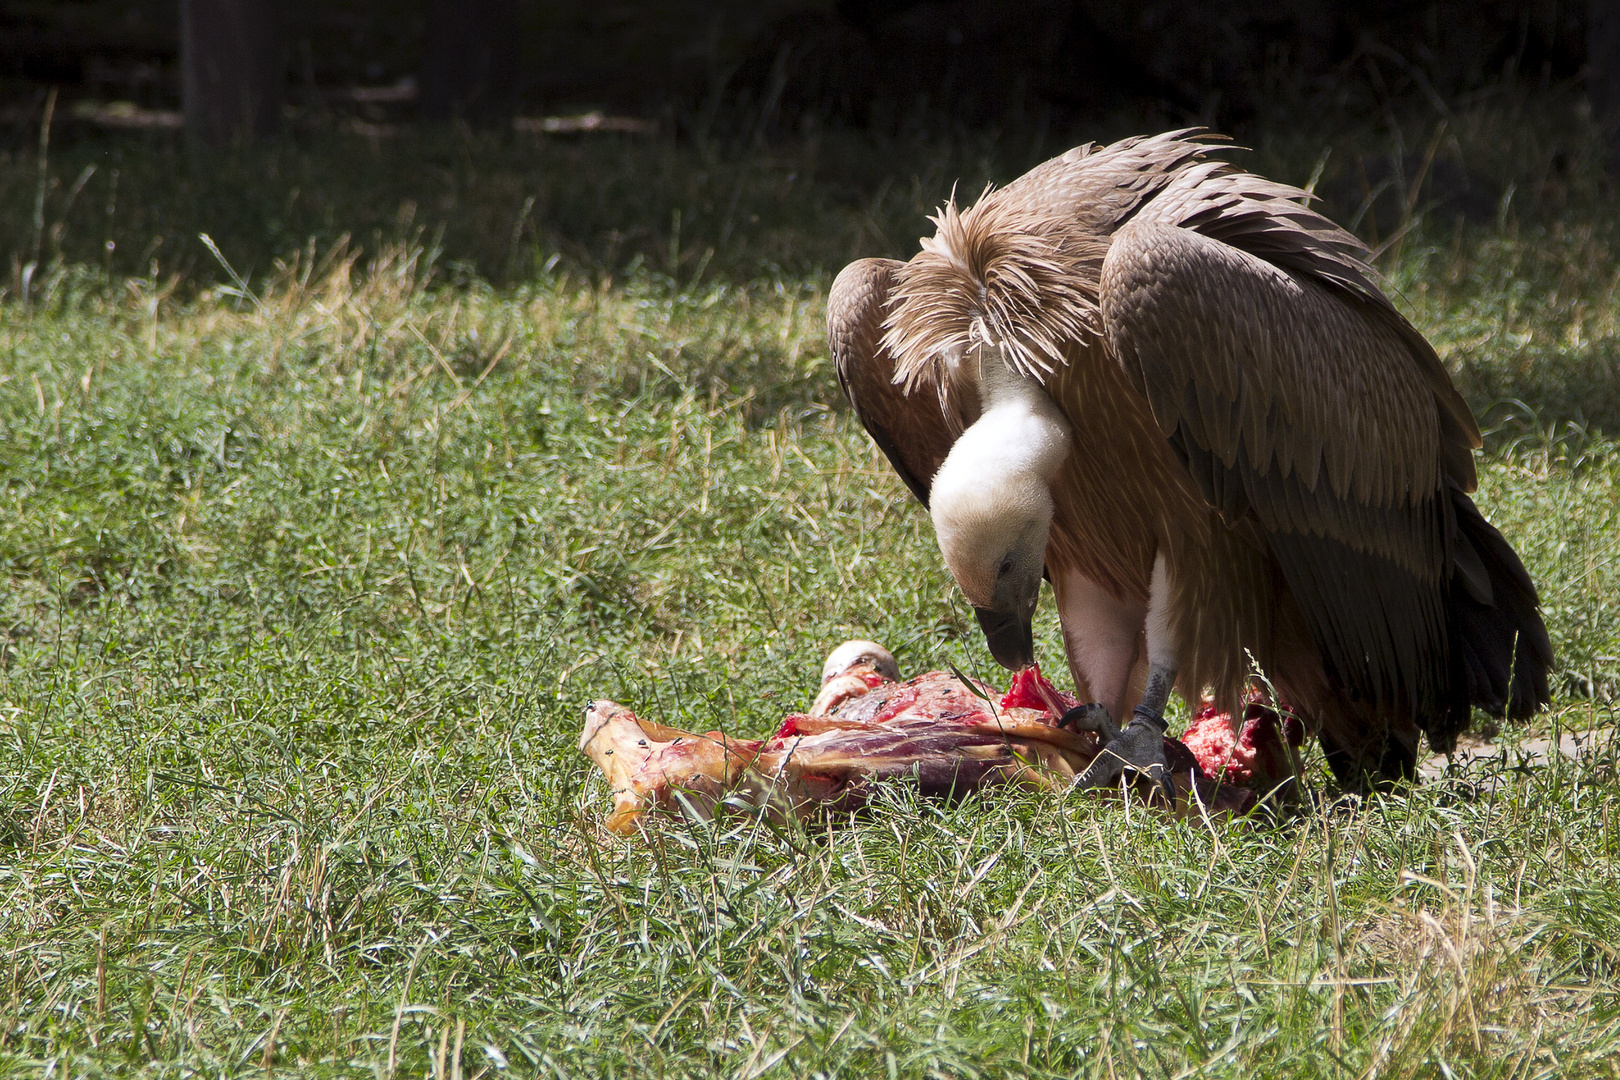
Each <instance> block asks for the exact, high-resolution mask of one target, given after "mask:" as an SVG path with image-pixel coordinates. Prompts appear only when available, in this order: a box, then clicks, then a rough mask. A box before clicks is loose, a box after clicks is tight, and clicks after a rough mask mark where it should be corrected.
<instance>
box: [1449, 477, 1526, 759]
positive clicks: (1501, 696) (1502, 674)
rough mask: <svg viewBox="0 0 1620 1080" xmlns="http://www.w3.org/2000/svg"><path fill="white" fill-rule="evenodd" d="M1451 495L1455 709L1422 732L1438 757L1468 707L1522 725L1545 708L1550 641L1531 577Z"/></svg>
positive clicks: (1458, 492)
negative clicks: (1454, 566) (1537, 711)
mask: <svg viewBox="0 0 1620 1080" xmlns="http://www.w3.org/2000/svg"><path fill="white" fill-rule="evenodd" d="M1450 494H1451V506H1452V511H1453V520H1454V522H1455V533H1454V534H1453V548H1454V550H1455V551H1456V552H1457V555H1456V557H1455V558H1454V562H1455V563H1456V565H1457V570H1456V571H1455V572H1454V574H1453V576H1452V579H1451V583H1450V587H1449V593H1450V595H1449V597H1448V602H1447V608H1448V616H1449V622H1450V636H1451V650H1450V651H1451V663H1452V690H1453V707H1452V710H1451V712H1450V715H1449V716H1445V717H1442V718H1440V719H1439V720H1438V722H1437V723H1435V725H1434V727H1433V729H1431V730H1430V731H1429V732H1428V735H1429V742H1430V744H1431V745H1432V746H1434V747H1435V749H1437V750H1449V749H1450V748H1451V747H1452V746H1453V745H1454V744H1455V742H1456V736H1457V733H1458V732H1459V731H1461V730H1462V729H1463V728H1465V727H1466V726H1467V724H1468V714H1469V710H1470V708H1471V707H1477V708H1480V709H1484V710H1485V711H1486V712H1488V713H1490V714H1491V715H1493V716H1502V715H1503V714H1506V715H1507V716H1509V717H1512V718H1513V719H1515V720H1522V719H1525V718H1526V717H1528V716H1530V715H1531V714H1532V713H1534V712H1535V711H1536V710H1537V709H1539V708H1541V707H1543V706H1545V705H1546V704H1547V703H1548V702H1549V700H1550V695H1549V694H1548V688H1547V674H1548V671H1549V669H1550V668H1551V667H1552V642H1551V641H1550V640H1549V639H1548V637H1547V624H1546V623H1545V622H1544V621H1542V618H1541V608H1540V603H1541V601H1540V598H1539V597H1538V596H1537V595H1536V586H1535V583H1534V582H1532V581H1531V580H1530V573H1529V571H1527V570H1526V569H1525V568H1524V563H1523V562H1522V561H1521V560H1520V559H1519V556H1518V553H1516V552H1515V551H1514V550H1513V548H1512V547H1511V546H1509V544H1508V542H1507V540H1506V538H1504V537H1503V536H1502V534H1501V533H1500V532H1498V531H1497V530H1496V528H1495V527H1494V526H1493V525H1491V523H1490V522H1488V521H1486V520H1485V517H1484V515H1483V514H1481V513H1480V512H1479V508H1478V507H1476V506H1475V505H1474V501H1473V500H1472V499H1470V498H1469V497H1468V496H1467V495H1466V494H1465V493H1464V492H1463V491H1462V489H1461V488H1460V487H1458V486H1456V485H1455V484H1452V485H1451V486H1450ZM1481 570H1483V575H1484V580H1483V581H1481V580H1480V572H1481Z"/></svg>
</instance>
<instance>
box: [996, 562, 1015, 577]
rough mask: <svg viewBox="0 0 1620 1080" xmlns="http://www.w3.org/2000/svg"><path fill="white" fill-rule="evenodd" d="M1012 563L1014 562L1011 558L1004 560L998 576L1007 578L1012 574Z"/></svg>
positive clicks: (997, 572)
mask: <svg viewBox="0 0 1620 1080" xmlns="http://www.w3.org/2000/svg"><path fill="white" fill-rule="evenodd" d="M1012 562H1013V561H1012V559H1011V558H1006V559H1002V560H1001V568H1000V569H999V570H997V571H996V576H997V577H1006V576H1007V575H1008V574H1010V573H1012Z"/></svg>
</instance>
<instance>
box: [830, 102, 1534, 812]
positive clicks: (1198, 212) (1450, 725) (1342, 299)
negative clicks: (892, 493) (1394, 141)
mask: <svg viewBox="0 0 1620 1080" xmlns="http://www.w3.org/2000/svg"><path fill="white" fill-rule="evenodd" d="M1218 149H1220V140H1219V137H1217V136H1214V135H1212V134H1208V133H1205V132H1203V131H1201V130H1200V129H1189V130H1184V131H1176V132H1169V133H1166V134H1162V135H1157V136H1150V137H1138V138H1130V139H1125V140H1123V141H1121V142H1117V143H1114V144H1112V145H1109V146H1105V147H1101V148H1099V147H1096V146H1095V145H1091V144H1088V145H1085V146H1081V147H1078V148H1076V149H1074V150H1070V151H1069V152H1068V153H1066V154H1063V155H1062V156H1060V157H1057V158H1054V159H1052V160H1051V161H1048V162H1046V163H1045V164H1043V165H1040V166H1037V167H1036V168H1035V169H1033V170H1031V171H1030V172H1029V173H1026V174H1025V175H1024V176H1023V177H1021V178H1019V179H1018V180H1016V181H1014V182H1012V183H1011V184H1008V185H1007V186H1005V187H1002V188H999V189H986V192H985V194H984V195H983V196H981V197H980V199H979V200H978V201H977V202H976V203H974V204H973V205H972V206H971V207H969V208H968V209H965V210H959V209H958V207H957V205H956V201H955V198H954V196H953V197H952V198H951V200H950V201H949V202H948V203H947V204H946V205H945V206H944V207H943V208H942V209H941V210H940V212H939V213H938V215H937V216H935V217H934V218H932V219H931V220H932V221H933V223H934V224H935V226H936V227H937V231H936V233H935V235H934V236H933V237H932V238H927V239H924V240H923V241H922V243H921V247H922V250H921V251H920V252H919V253H918V254H917V255H916V256H914V257H913V258H912V259H911V260H910V261H909V262H898V261H895V260H891V259H861V260H859V261H857V262H854V263H851V264H850V265H849V266H847V267H845V268H844V270H843V271H842V272H841V273H840V274H839V275H838V277H837V279H836V281H835V282H834V284H833V286H832V289H831V291H830V293H829V295H828V301H827V326H828V337H829V343H830V346H831V349H832V354H833V359H834V363H835V365H836V368H837V373H838V378H839V382H840V384H841V385H842V387H843V389H844V392H845V394H846V395H847V396H848V398H849V401H850V403H851V405H852V406H853V408H854V410H855V412H856V414H857V415H858V416H859V418H860V420H861V423H862V425H863V426H864V427H865V428H866V430H867V432H868V433H869V434H870V435H871V437H872V439H873V440H874V441H875V442H876V444H877V446H878V447H879V448H880V449H881V450H882V451H883V453H884V454H885V455H886V456H887V457H888V459H889V461H890V462H891V463H892V465H893V466H894V468H895V470H896V471H897V472H898V473H899V475H900V478H901V479H902V480H903V481H904V482H905V483H906V485H907V486H908V487H909V488H910V489H911V491H912V493H913V494H914V495H915V496H916V497H917V498H918V499H919V500H920V501H921V502H922V504H923V505H924V507H926V508H927V510H928V512H929V514H930V516H931V518H932V520H933V524H934V530H935V535H936V539H937V540H938V543H939V547H940V550H941V553H942V554H943V556H944V558H945V562H946V565H947V566H948V567H949V569H950V572H951V574H952V576H953V577H954V578H955V579H956V582H957V584H958V586H959V587H960V588H961V591H962V593H963V594H964V595H965V597H966V598H967V600H968V601H969V602H970V603H971V604H972V605H973V607H974V609H975V612H976V615H977V618H978V622H979V624H980V626H981V628H982V630H983V632H984V635H985V638H986V642H987V645H988V646H989V649H990V652H991V654H992V655H993V656H994V657H995V659H996V660H997V661H998V662H999V663H1000V664H1001V665H1002V666H1004V667H1007V668H1009V669H1012V670H1021V669H1023V668H1025V667H1027V666H1029V665H1031V664H1032V663H1033V662H1034V659H1035V657H1034V648H1033V631H1032V625H1033V617H1034V612H1035V607H1036V602H1037V599H1038V597H1039V594H1040V586H1041V581H1042V579H1043V578H1045V579H1046V580H1049V581H1050V582H1051V587H1052V592H1053V597H1054V600H1055V602H1056V606H1057V611H1058V616H1059V619H1060V621H1061V624H1062V632H1063V641H1064V648H1065V652H1066V654H1067V660H1068V664H1069V670H1070V673H1071V674H1072V675H1073V677H1074V682H1075V687H1076V689H1077V691H1079V693H1080V695H1081V700H1083V701H1089V702H1093V703H1094V704H1089V705H1087V706H1084V707H1083V708H1081V709H1076V710H1073V711H1072V713H1071V715H1070V716H1069V717H1068V718H1067V719H1068V720H1069V722H1070V723H1071V724H1072V725H1078V726H1080V727H1084V728H1086V729H1088V730H1092V731H1096V732H1098V733H1099V735H1101V736H1102V737H1103V739H1104V743H1105V745H1106V746H1108V747H1110V748H1111V750H1112V752H1111V753H1110V754H1104V755H1100V756H1099V758H1098V761H1099V763H1100V766H1099V768H1097V769H1095V770H1093V771H1092V773H1088V774H1087V776H1085V777H1082V781H1083V782H1084V783H1088V784H1091V783H1112V782H1114V781H1115V780H1116V779H1118V777H1119V776H1120V774H1121V773H1122V772H1124V771H1126V770H1129V771H1131V772H1133V773H1136V774H1143V775H1146V776H1148V777H1149V778H1150V779H1158V780H1159V781H1160V782H1161V783H1163V782H1164V773H1163V770H1164V768H1165V766H1164V755H1163V739H1162V736H1163V733H1164V729H1165V720H1164V710H1165V706H1166V704H1167V701H1168V697H1169V694H1170V693H1171V692H1172V690H1174V691H1175V692H1177V693H1180V694H1181V695H1182V696H1183V697H1184V698H1185V699H1187V700H1188V701H1189V702H1197V701H1198V700H1200V699H1201V698H1202V697H1203V696H1205V695H1209V696H1212V697H1213V699H1214V701H1215V703H1216V705H1217V707H1219V708H1221V709H1224V710H1226V711H1228V712H1229V713H1231V714H1232V715H1234V716H1236V715H1241V714H1242V707H1243V701H1244V698H1245V695H1247V694H1248V693H1250V690H1251V687H1253V686H1254V685H1255V684H1254V681H1253V680H1254V679H1255V677H1256V675H1257V673H1259V674H1263V678H1264V680H1265V682H1266V683H1268V684H1269V687H1268V690H1269V692H1270V693H1271V694H1273V695H1274V696H1275V698H1276V699H1277V701H1278V702H1279V703H1281V704H1285V705H1286V708H1287V709H1288V710H1289V711H1290V712H1291V713H1292V714H1293V715H1295V716H1297V717H1299V719H1300V720H1301V721H1302V722H1303V723H1304V725H1305V727H1306V729H1307V730H1309V731H1310V732H1312V733H1313V734H1315V735H1316V737H1317V738H1318V739H1319V740H1320V742H1321V744H1322V747H1323V750H1324V753H1325V755H1326V758H1327V761H1328V763H1329V764H1330V766H1331V767H1332V769H1333V771H1334V772H1335V773H1336V774H1337V776H1338V777H1339V778H1340V779H1341V781H1344V782H1346V783H1347V784H1348V783H1364V782H1367V781H1369V780H1371V781H1374V782H1381V781H1383V780H1386V779H1399V778H1402V777H1409V776H1410V775H1411V774H1412V773H1413V771H1414V769H1415V765H1416V761H1417V754H1418V749H1419V735H1420V733H1421V734H1422V735H1424V736H1426V737H1427V739H1428V742H1429V745H1430V746H1431V747H1432V748H1433V749H1434V750H1436V751H1439V752H1449V751H1450V750H1451V749H1452V748H1453V747H1454V745H1455V741H1456V736H1457V734H1458V733H1459V732H1460V731H1462V730H1463V729H1464V728H1465V727H1466V726H1467V725H1468V723H1469V721H1470V718H1471V715H1472V709H1473V707H1475V706H1478V707H1480V708H1482V709H1485V710H1487V711H1489V712H1491V713H1493V714H1497V715H1500V714H1502V713H1506V714H1508V715H1510V716H1513V717H1515V718H1519V717H1526V716H1528V715H1530V714H1531V713H1533V712H1534V711H1535V710H1536V709H1537V708H1538V707H1540V706H1543V705H1546V704H1547V701H1548V696H1547V675H1548V668H1549V666H1550V665H1551V662H1552V648H1551V644H1550V643H1549V640H1548V637H1547V630H1546V626H1545V624H1544V623H1543V621H1542V617H1541V614H1540V609H1539V600H1538V598H1537V595H1536V589H1535V585H1534V584H1533V583H1532V582H1531V580H1530V576H1529V574H1528V573H1527V572H1526V570H1525V568H1524V564H1523V563H1522V562H1521V561H1520V560H1519V557H1518V556H1517V554H1515V552H1514V551H1513V549H1512V548H1511V547H1510V546H1509V545H1508V543H1507V541H1506V540H1505V539H1504V538H1503V537H1502V534H1501V533H1500V532H1498V531H1497V530H1496V529H1495V528H1494V527H1493V526H1492V525H1491V524H1490V523H1489V522H1487V521H1486V520H1485V518H1484V517H1483V516H1482V515H1481V513H1480V511H1479V510H1478V509H1477V508H1476V507H1475V505H1474V503H1473V501H1472V500H1471V499H1470V498H1469V493H1470V492H1472V491H1473V490H1474V489H1475V485H1476V481H1475V472H1474V456H1473V452H1474V451H1475V450H1476V449H1477V448H1479V447H1480V446H1481V445H1482V444H1481V439H1480V434H1479V428H1478V427H1477V425H1476V424H1475V422H1474V418H1473V415H1472V414H1471V412H1470V411H1469V408H1468V406H1467V404H1466V403H1465V402H1464V401H1463V399H1462V397H1461V395H1459V394H1458V393H1457V390H1456V388H1455V387H1454V386H1453V385H1452V382H1451V379H1450V376H1449V375H1448V374H1447V372H1446V369H1445V367H1444V365H1443V364H1442V363H1441V361H1440V358H1439V357H1438V356H1437V355H1436V354H1435V351H1434V349H1433V348H1432V347H1431V346H1430V345H1429V343H1428V342H1427V341H1426V340H1425V339H1424V337H1423V336H1422V335H1421V334H1420V333H1419V332H1418V331H1417V330H1416V329H1415V328H1414V327H1413V326H1412V325H1411V323H1409V322H1408V321H1407V320H1406V319H1405V318H1404V317H1403V316H1402V315H1401V314H1400V312H1399V311H1397V310H1396V308H1395V306H1394V305H1393V304H1392V303H1391V302H1390V300H1389V298H1388V297H1387V296H1386V295H1385V294H1384V293H1383V291H1382V290H1381V289H1380V287H1379V285H1378V277H1377V275H1376V273H1375V272H1374V271H1373V270H1372V269H1371V268H1370V267H1369V265H1368V260H1369V258H1370V256H1369V254H1368V252H1367V249H1366V248H1365V246H1364V245H1363V244H1362V243H1361V242H1360V241H1359V240H1358V239H1356V237H1354V236H1353V235H1351V234H1350V233H1348V232H1346V231H1345V230H1343V229H1341V228H1339V227H1338V226H1336V225H1334V224H1333V223H1332V222H1330V221H1329V220H1328V219H1327V218H1326V217H1324V216H1322V215H1321V214H1319V213H1317V212H1316V211H1315V210H1313V209H1312V208H1311V207H1310V205H1309V204H1310V201H1311V197H1310V196H1309V195H1308V194H1307V193H1306V192H1305V191H1303V190H1301V189H1299V188H1296V187H1292V186H1289V185H1286V184H1281V183H1277V182H1274V181H1271V180H1267V179H1264V178H1262V177H1260V176H1256V175H1254V174H1252V173H1249V172H1245V171H1243V170H1242V169H1240V168H1238V167H1236V166H1234V165H1233V164H1231V163H1229V162H1227V161H1225V160H1223V159H1220V158H1217V157H1213V156H1211V151H1214V150H1218ZM1127 710H1129V716H1130V719H1129V721H1128V723H1127V724H1126V726H1124V727H1120V726H1118V721H1117V720H1116V718H1120V717H1123V716H1124V715H1125V713H1126V711H1127ZM1103 766H1106V767H1103Z"/></svg>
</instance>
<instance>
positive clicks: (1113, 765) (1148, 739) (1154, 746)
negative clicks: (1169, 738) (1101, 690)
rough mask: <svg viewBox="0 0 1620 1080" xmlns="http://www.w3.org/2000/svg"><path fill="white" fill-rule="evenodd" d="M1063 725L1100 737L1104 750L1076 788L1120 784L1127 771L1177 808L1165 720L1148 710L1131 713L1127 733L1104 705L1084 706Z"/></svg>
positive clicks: (1073, 711) (1065, 717) (1139, 708)
mask: <svg viewBox="0 0 1620 1080" xmlns="http://www.w3.org/2000/svg"><path fill="white" fill-rule="evenodd" d="M1060 724H1061V725H1062V726H1064V727H1070V726H1072V727H1074V728H1076V729H1077V730H1080V731H1094V732H1096V733H1097V737H1098V741H1099V743H1100V744H1101V749H1100V751H1099V752H1098V754H1097V756H1096V757H1095V758H1094V759H1092V762H1091V764H1090V766H1088V767H1087V768H1086V771H1085V772H1083V773H1081V774H1080V775H1079V776H1078V777H1076V778H1075V782H1074V786H1075V787H1076V788H1091V787H1103V786H1105V785H1112V784H1114V783H1115V782H1116V781H1118V779H1119V777H1120V774H1121V773H1123V772H1124V771H1125V770H1126V769H1130V770H1131V771H1132V772H1134V773H1138V774H1140V775H1142V776H1145V777H1147V779H1148V780H1149V782H1151V783H1152V784H1154V785H1155V786H1156V787H1157V788H1158V791H1159V793H1160V794H1161V795H1163V796H1164V798H1165V801H1166V804H1167V805H1169V806H1174V805H1175V804H1176V788H1175V785H1174V784H1173V783H1172V782H1171V780H1170V766H1169V763H1168V761H1167V760H1166V759H1165V753H1164V729H1165V722H1164V717H1162V716H1160V715H1158V714H1157V713H1155V712H1154V711H1153V710H1152V709H1149V708H1147V707H1146V706H1142V705H1138V706H1137V707H1136V708H1135V709H1133V710H1132V711H1131V722H1130V723H1129V724H1127V725H1126V726H1125V727H1124V728H1123V729H1121V728H1119V727H1116V726H1115V724H1114V718H1113V717H1111V716H1109V715H1108V710H1107V709H1105V708H1103V707H1102V706H1101V705H1081V706H1079V707H1078V708H1075V709H1070V710H1069V711H1068V712H1067V713H1065V714H1064V715H1063V719H1062V720H1061V721H1060Z"/></svg>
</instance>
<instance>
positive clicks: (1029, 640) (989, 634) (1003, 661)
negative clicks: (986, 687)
mask: <svg viewBox="0 0 1620 1080" xmlns="http://www.w3.org/2000/svg"><path fill="white" fill-rule="evenodd" d="M973 614H975V615H977V616H978V617H979V629H981V630H983V631H984V641H985V644H986V645H989V646H990V655H991V656H993V657H995V658H996V663H998V664H1000V665H1001V666H1002V667H1004V668H1006V669H1007V670H1008V671H1022V670H1023V669H1024V668H1027V667H1029V665H1031V664H1033V663H1034V662H1035V620H1034V619H1033V618H1025V619H1021V618H1019V617H1018V616H1017V615H1010V614H1008V613H1007V612H1005V611H993V610H991V609H990V608H982V607H976V608H974V609H973Z"/></svg>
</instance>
